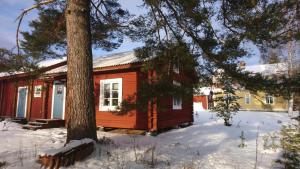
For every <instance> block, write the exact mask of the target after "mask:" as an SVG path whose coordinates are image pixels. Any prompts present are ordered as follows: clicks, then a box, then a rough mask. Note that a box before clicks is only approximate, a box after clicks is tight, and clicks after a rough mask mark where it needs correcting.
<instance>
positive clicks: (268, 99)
mask: <svg viewBox="0 0 300 169" xmlns="http://www.w3.org/2000/svg"><path fill="white" fill-rule="evenodd" d="M273 103H274V97H273V96H272V95H269V94H267V95H266V104H273Z"/></svg>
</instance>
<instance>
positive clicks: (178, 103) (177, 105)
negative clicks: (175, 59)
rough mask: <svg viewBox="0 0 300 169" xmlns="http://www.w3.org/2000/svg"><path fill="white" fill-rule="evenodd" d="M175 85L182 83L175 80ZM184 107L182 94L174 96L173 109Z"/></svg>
mask: <svg viewBox="0 0 300 169" xmlns="http://www.w3.org/2000/svg"><path fill="white" fill-rule="evenodd" d="M173 84H174V85H175V86H180V83H178V82H176V81H173ZM181 108H182V98H181V97H180V96H173V110H178V109H181Z"/></svg>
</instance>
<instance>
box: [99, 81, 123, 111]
mask: <svg viewBox="0 0 300 169" xmlns="http://www.w3.org/2000/svg"><path fill="white" fill-rule="evenodd" d="M121 102H122V79H121V78H118V79H106V80H100V105H99V106H100V107H99V110H100V111H115V110H116V108H117V107H118V106H120V103H121Z"/></svg>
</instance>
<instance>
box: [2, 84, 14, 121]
mask: <svg viewBox="0 0 300 169" xmlns="http://www.w3.org/2000/svg"><path fill="white" fill-rule="evenodd" d="M2 88H3V90H2V91H3V93H2V101H1V102H2V104H1V109H0V110H1V116H9V117H14V116H15V99H16V94H17V91H16V89H17V88H16V83H15V82H14V81H4V82H3V83H2Z"/></svg>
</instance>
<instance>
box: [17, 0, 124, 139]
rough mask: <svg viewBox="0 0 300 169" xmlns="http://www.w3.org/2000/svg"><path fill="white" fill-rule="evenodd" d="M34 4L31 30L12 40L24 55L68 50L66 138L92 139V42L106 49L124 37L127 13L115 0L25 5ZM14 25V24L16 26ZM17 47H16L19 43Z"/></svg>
mask: <svg viewBox="0 0 300 169" xmlns="http://www.w3.org/2000/svg"><path fill="white" fill-rule="evenodd" d="M35 8H37V9H38V10H39V18H38V19H37V20H34V21H32V22H30V24H29V26H30V27H31V28H32V31H30V32H22V35H23V37H24V40H23V41H21V44H20V45H19V42H18V33H19V32H17V46H18V47H19V46H20V47H21V49H22V52H18V54H22V55H23V56H25V57H27V58H28V60H43V59H47V58H49V57H58V56H62V55H66V54H67V64H68V72H67V86H68V87H67V97H66V103H67V104H66V111H67V112H68V116H67V142H69V141H70V140H75V139H76V140H77V139H82V138H91V139H97V135H96V119H95V118H96V117H95V105H94V83H93V56H92V46H93V47H95V48H102V49H104V50H111V49H114V48H117V47H118V46H119V45H120V44H121V43H122V41H123V34H124V33H123V31H124V30H125V29H126V28H127V27H126V26H124V25H122V24H123V22H124V20H126V21H127V19H128V17H129V14H128V12H127V11H125V10H122V9H121V7H120V5H119V3H118V2H117V1H115V0H106V1H97V0H66V1H56V0H44V1H41V0H36V4H35V5H33V6H32V7H30V8H28V9H25V10H24V11H23V13H22V14H21V15H20V18H19V21H20V22H19V23H21V21H22V18H23V16H24V15H25V14H26V13H27V12H29V11H30V10H32V9H35ZM18 31H19V28H18ZM18 51H19V48H18Z"/></svg>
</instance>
